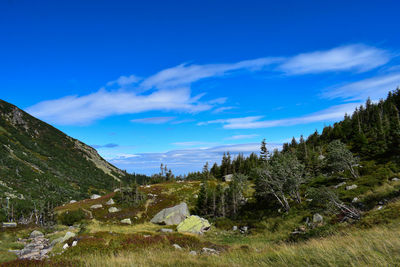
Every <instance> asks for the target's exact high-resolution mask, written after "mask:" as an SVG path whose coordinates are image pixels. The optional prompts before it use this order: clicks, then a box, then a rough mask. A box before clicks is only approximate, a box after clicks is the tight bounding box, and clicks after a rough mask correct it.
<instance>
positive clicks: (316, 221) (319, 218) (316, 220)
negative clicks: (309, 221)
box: [313, 213, 324, 223]
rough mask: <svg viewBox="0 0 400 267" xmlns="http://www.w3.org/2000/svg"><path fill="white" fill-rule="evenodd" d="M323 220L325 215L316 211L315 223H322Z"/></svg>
mask: <svg viewBox="0 0 400 267" xmlns="http://www.w3.org/2000/svg"><path fill="white" fill-rule="evenodd" d="M323 221H324V217H322V215H321V214H319V213H315V214H314V215H313V222H314V223H322V222H323Z"/></svg>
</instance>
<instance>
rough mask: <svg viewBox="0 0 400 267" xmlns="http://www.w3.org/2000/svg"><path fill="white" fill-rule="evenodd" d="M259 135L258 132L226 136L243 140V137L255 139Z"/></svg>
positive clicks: (229, 138)
mask: <svg viewBox="0 0 400 267" xmlns="http://www.w3.org/2000/svg"><path fill="white" fill-rule="evenodd" d="M256 137H259V135H258V134H239V135H234V136H231V137H228V138H226V139H227V140H241V139H253V138H256Z"/></svg>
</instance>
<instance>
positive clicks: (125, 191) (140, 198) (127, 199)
mask: <svg viewBox="0 0 400 267" xmlns="http://www.w3.org/2000/svg"><path fill="white" fill-rule="evenodd" d="M114 200H115V201H116V202H117V203H118V204H119V205H121V206H123V207H137V206H140V205H142V204H143V203H144V202H145V201H146V195H145V194H144V193H143V192H140V190H139V187H138V185H137V184H132V185H131V186H130V187H123V188H121V189H120V191H119V192H117V193H116V194H115V196H114Z"/></svg>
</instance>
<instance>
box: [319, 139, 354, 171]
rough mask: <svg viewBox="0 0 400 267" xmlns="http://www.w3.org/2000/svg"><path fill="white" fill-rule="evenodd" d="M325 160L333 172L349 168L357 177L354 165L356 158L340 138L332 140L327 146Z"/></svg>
mask: <svg viewBox="0 0 400 267" xmlns="http://www.w3.org/2000/svg"><path fill="white" fill-rule="evenodd" d="M326 162H327V166H328V169H329V170H330V171H333V172H340V171H344V170H349V171H350V173H351V175H352V176H353V177H354V178H357V177H358V174H357V173H356V171H355V169H354V166H355V165H356V164H357V163H358V160H357V159H356V158H354V157H353V154H352V153H351V152H350V150H348V149H347V147H346V145H345V144H343V143H342V142H341V141H340V140H334V141H332V142H331V143H329V145H328V147H327V156H326Z"/></svg>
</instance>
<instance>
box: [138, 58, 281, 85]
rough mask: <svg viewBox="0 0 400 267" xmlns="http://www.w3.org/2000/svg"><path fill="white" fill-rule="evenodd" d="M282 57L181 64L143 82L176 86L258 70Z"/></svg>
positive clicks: (279, 60) (143, 83)
mask: <svg viewBox="0 0 400 267" xmlns="http://www.w3.org/2000/svg"><path fill="white" fill-rule="evenodd" d="M282 60H283V59H282V58H272V57H271V58H258V59H253V60H245V61H240V62H237V63H232V64H205V65H196V64H193V65H189V64H181V65H178V66H176V67H172V68H169V69H165V70H162V71H160V72H158V73H157V74H155V75H153V76H151V77H149V78H147V79H146V80H144V81H143V82H142V84H141V86H142V87H144V88H154V87H155V88H175V87H177V86H184V85H189V84H191V83H194V82H196V81H199V80H201V79H205V78H210V77H218V76H223V75H226V74H229V73H231V72H233V71H238V70H249V71H258V70H261V69H262V68H264V67H266V66H269V65H272V64H275V63H279V62H281V61H282Z"/></svg>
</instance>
